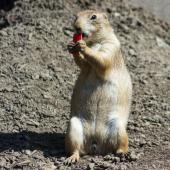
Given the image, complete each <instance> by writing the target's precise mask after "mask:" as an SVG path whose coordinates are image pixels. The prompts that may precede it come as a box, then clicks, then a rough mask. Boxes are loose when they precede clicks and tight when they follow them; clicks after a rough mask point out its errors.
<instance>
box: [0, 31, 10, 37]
mask: <svg viewBox="0 0 170 170" xmlns="http://www.w3.org/2000/svg"><path fill="white" fill-rule="evenodd" d="M0 35H2V36H7V35H8V34H7V32H6V31H0Z"/></svg>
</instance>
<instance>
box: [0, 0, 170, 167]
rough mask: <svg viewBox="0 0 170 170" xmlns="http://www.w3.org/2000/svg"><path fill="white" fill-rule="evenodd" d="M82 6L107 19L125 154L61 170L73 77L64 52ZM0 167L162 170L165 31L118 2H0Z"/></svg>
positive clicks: (168, 91) (167, 146)
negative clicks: (115, 47)
mask: <svg viewBox="0 0 170 170" xmlns="http://www.w3.org/2000/svg"><path fill="white" fill-rule="evenodd" d="M89 8H98V9H100V10H103V11H105V12H106V13H107V14H108V16H109V19H110V22H111V24H112V26H113V28H114V30H115V33H116V35H117V36H118V38H119V40H120V41H121V44H122V51H123V54H124V59H125V62H126V63H127V66H128V69H129V70H130V73H131V77H132V81H133V102H132V110H131V114H130V118H129V123H128V133H129V138H130V151H129V153H128V154H127V155H125V156H121V157H117V156H115V155H113V154H108V155H106V156H101V155H96V156H84V157H83V158H82V159H81V160H80V162H78V163H76V164H73V165H71V166H65V165H64V164H63V161H64V160H65V158H66V155H65V152H64V135H65V131H66V127H67V123H68V120H69V113H70V98H71V94H72V89H73V86H74V82H75V80H76V78H77V75H78V73H79V69H78V67H77V66H76V65H75V63H74V61H73V57H72V56H71V55H70V54H69V53H68V52H67V49H66V46H67V43H68V42H69V41H70V40H71V39H72V38H71V37H72V21H73V15H74V14H75V13H76V12H77V11H80V10H83V9H89ZM0 169H2V170H4V169H10V170H12V169H18V170H20V169H23V170H34V169H35V170H36V169H37V170H53V169H60V170H83V169H89V170H93V169H94V170H103V169H110V170H111V169H115V170H152V169H156V170H168V169H170V26H169V25H168V24H167V23H165V22H163V21H160V20H158V19H156V18H155V17H154V16H152V15H151V14H149V13H147V12H146V11H144V10H143V9H141V8H136V7H132V6H129V5H128V3H127V1H126V0H124V1H123V0H105V1H100V0H72V1H70V0H57V1H56V0H36V1H34V0H18V1H15V2H14V1H13V0H1V1H0Z"/></svg>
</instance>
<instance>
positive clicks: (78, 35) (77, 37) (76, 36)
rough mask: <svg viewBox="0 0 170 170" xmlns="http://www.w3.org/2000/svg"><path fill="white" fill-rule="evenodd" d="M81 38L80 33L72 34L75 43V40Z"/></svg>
mask: <svg viewBox="0 0 170 170" xmlns="http://www.w3.org/2000/svg"><path fill="white" fill-rule="evenodd" d="M80 40H82V34H76V33H75V34H74V36H73V42H74V43H76V42H77V41H80Z"/></svg>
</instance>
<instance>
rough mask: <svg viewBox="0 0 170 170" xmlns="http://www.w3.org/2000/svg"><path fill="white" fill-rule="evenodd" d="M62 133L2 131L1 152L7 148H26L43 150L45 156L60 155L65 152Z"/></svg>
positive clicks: (20, 149) (0, 136)
mask: <svg viewBox="0 0 170 170" xmlns="http://www.w3.org/2000/svg"><path fill="white" fill-rule="evenodd" d="M64 138H65V135H64V134H62V133H47V132H46V133H36V132H30V131H22V132H18V133H2V132H1V133H0V152H2V151H5V150H14V151H22V150H24V149H29V150H31V151H33V150H41V151H43V153H44V156H45V157H48V156H56V157H60V156H62V155H64V154H65V151H64Z"/></svg>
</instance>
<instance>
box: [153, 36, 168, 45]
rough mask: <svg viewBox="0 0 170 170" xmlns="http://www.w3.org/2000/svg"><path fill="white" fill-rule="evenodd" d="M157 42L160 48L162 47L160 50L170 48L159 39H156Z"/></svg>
mask: <svg viewBox="0 0 170 170" xmlns="http://www.w3.org/2000/svg"><path fill="white" fill-rule="evenodd" d="M156 42H157V45H158V47H160V48H167V47H169V45H168V44H167V43H166V42H164V41H163V40H162V39H161V38H159V37H156Z"/></svg>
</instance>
